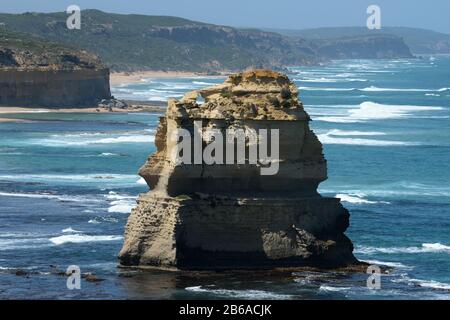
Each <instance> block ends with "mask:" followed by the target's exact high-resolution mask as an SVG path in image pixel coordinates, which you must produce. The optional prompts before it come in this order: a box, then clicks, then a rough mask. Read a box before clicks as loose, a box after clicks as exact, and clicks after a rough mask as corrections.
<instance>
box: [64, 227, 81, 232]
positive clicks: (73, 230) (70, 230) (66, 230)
mask: <svg viewBox="0 0 450 320" xmlns="http://www.w3.org/2000/svg"><path fill="white" fill-rule="evenodd" d="M61 232H62V233H82V231H78V230H75V229H72V228H71V227H69V228H66V229H63V230H62V231H61Z"/></svg>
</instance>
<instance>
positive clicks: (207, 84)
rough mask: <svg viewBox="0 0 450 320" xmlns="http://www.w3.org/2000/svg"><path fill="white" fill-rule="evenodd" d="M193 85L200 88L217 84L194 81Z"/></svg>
mask: <svg viewBox="0 0 450 320" xmlns="http://www.w3.org/2000/svg"><path fill="white" fill-rule="evenodd" d="M192 83H193V84H196V85H199V86H214V85H216V84H217V83H213V82H205V81H193V82H192Z"/></svg>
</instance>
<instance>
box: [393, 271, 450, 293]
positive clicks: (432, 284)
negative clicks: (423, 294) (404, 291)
mask: <svg viewBox="0 0 450 320" xmlns="http://www.w3.org/2000/svg"><path fill="white" fill-rule="evenodd" d="M391 281H392V282H394V283H406V284H408V285H411V286H417V287H422V288H427V289H435V290H450V284H449V283H443V282H439V281H435V280H422V279H413V278H409V277H408V276H407V275H406V274H402V275H401V277H400V278H398V279H392V280H391Z"/></svg>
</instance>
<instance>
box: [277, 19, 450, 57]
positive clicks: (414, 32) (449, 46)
mask: <svg viewBox="0 0 450 320" xmlns="http://www.w3.org/2000/svg"><path fill="white" fill-rule="evenodd" d="M268 30H269V31H271V32H277V33H280V34H282V35H285V36H289V37H291V38H301V39H309V40H311V41H313V42H314V41H316V40H323V39H339V38H344V37H356V38H362V37H365V36H373V35H394V36H397V37H400V38H402V39H403V41H404V42H405V44H406V45H407V46H408V47H409V49H410V50H411V52H412V53H413V54H448V53H450V35H449V34H445V33H440V32H436V31H432V30H427V29H420V28H408V27H384V26H383V28H381V29H380V30H369V29H367V28H366V27H335V28H315V29H303V30H286V29H285V30H283V29H268Z"/></svg>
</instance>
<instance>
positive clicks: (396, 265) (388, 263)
mask: <svg viewBox="0 0 450 320" xmlns="http://www.w3.org/2000/svg"><path fill="white" fill-rule="evenodd" d="M361 261H362V262H367V263H369V264H371V265H377V266H386V267H392V268H398V269H408V270H410V269H414V267H410V266H407V265H404V264H403V263H400V262H391V261H380V260H361Z"/></svg>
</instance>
